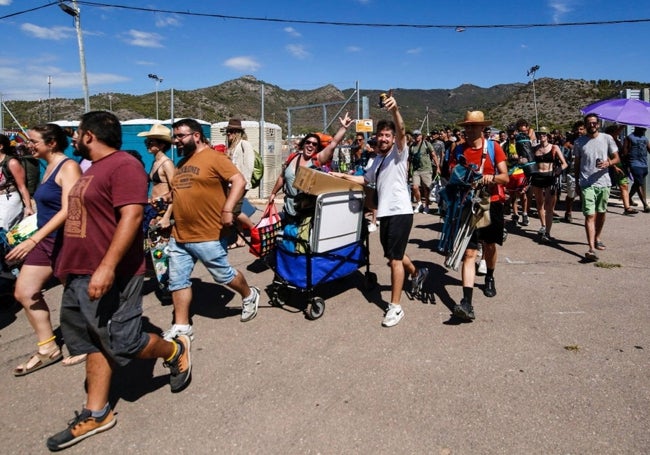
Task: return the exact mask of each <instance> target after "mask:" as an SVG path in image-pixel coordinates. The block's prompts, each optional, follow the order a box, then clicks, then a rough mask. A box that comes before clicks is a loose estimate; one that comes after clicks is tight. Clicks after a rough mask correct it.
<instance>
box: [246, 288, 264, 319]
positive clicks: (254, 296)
mask: <svg viewBox="0 0 650 455" xmlns="http://www.w3.org/2000/svg"><path fill="white" fill-rule="evenodd" d="M259 303H260V290H259V289H257V288H256V287H253V286H251V295H249V296H248V297H247V298H245V299H244V300H242V303H241V322H248V321H250V320H251V319H253V318H254V317H255V316H257V307H258V305H259Z"/></svg>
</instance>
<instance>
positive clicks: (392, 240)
mask: <svg viewBox="0 0 650 455" xmlns="http://www.w3.org/2000/svg"><path fill="white" fill-rule="evenodd" d="M411 227H413V214H412V213H409V214H406V215H392V216H385V217H381V218H379V240H380V241H381V246H382V247H383V248H384V257H385V258H386V259H389V260H390V259H397V260H400V261H401V260H402V259H403V258H404V253H406V245H407V244H408V241H409V236H410V235H411Z"/></svg>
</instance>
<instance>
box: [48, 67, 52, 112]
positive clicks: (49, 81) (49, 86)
mask: <svg viewBox="0 0 650 455" xmlns="http://www.w3.org/2000/svg"><path fill="white" fill-rule="evenodd" d="M47 121H48V122H51V121H52V76H47Z"/></svg>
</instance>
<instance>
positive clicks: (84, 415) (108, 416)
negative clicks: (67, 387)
mask: <svg viewBox="0 0 650 455" xmlns="http://www.w3.org/2000/svg"><path fill="white" fill-rule="evenodd" d="M74 413H75V418H74V419H72V420H71V421H70V422H68V428H66V429H65V430H63V431H61V432H60V433H57V434H55V435H54V436H52V437H50V438H48V439H47V448H48V449H50V450H51V451H52V452H56V451H58V450H63V449H66V448H68V447H70V446H72V445H74V444H76V443H78V442H80V441H83V440H84V439H86V438H88V437H90V436H92V435H94V434H97V433H101V432H102V431H106V430H109V429H111V428H113V427H114V426H115V424H116V423H117V418H115V415H114V414H113V411H112V410H111V409H110V408H109V409H108V410H107V411H106V413H105V414H104V415H103V416H101V417H93V416H92V413H91V412H90V410H89V409H82V410H81V412H77V411H75V412H74Z"/></svg>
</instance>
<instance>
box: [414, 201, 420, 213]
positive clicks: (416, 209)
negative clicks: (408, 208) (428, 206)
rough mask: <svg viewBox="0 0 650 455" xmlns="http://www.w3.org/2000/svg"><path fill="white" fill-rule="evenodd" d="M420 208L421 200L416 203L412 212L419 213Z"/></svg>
mask: <svg viewBox="0 0 650 455" xmlns="http://www.w3.org/2000/svg"><path fill="white" fill-rule="evenodd" d="M420 210H422V202H418V205H416V206H415V208H414V209H413V213H420Z"/></svg>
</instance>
